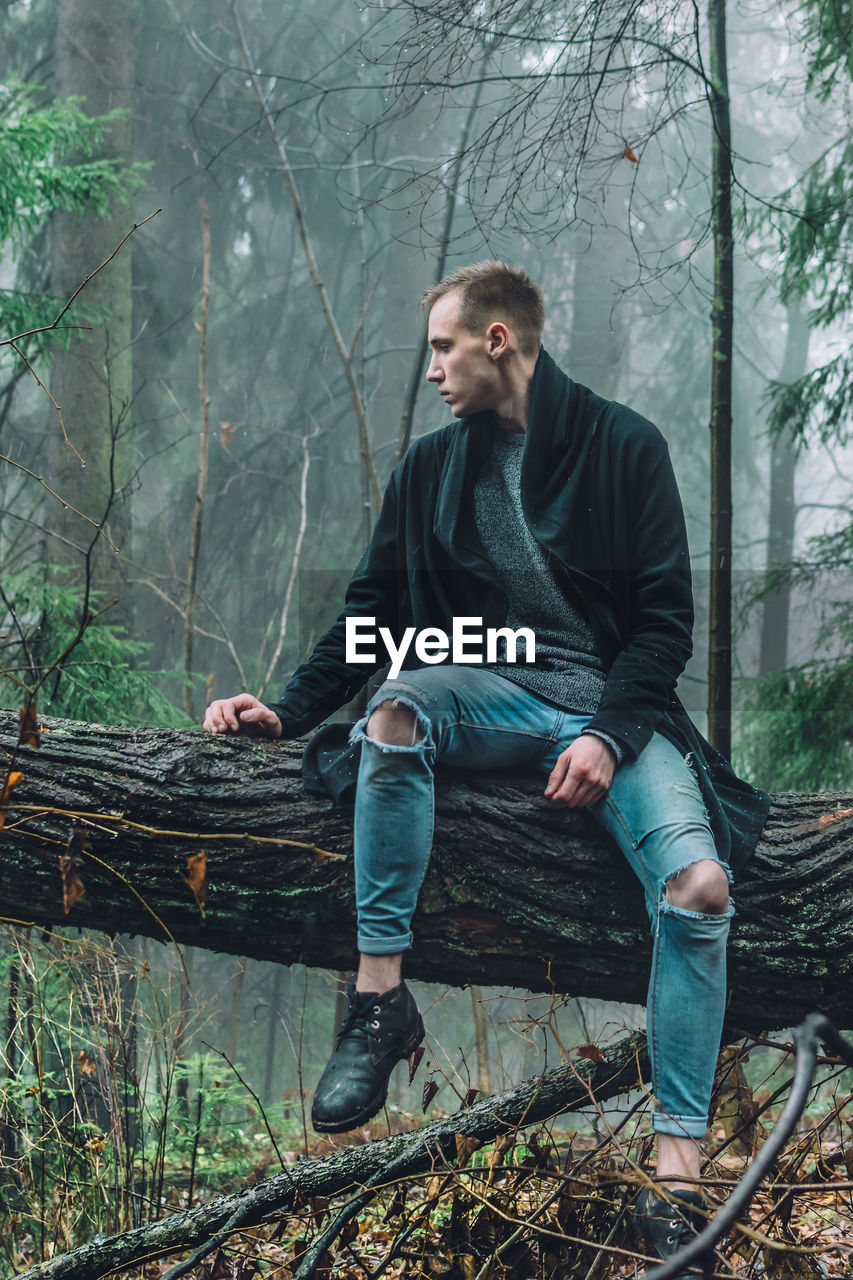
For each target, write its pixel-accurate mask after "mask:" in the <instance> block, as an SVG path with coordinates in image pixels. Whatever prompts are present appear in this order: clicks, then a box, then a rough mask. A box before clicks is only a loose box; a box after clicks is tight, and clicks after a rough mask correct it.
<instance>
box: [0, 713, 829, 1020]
mask: <svg viewBox="0 0 853 1280" xmlns="http://www.w3.org/2000/svg"><path fill="white" fill-rule="evenodd" d="M45 728H46V732H45V733H44V734H43V739H42V743H43V745H42V747H41V749H40V750H35V749H33V748H30V747H21V748H18V751H17V758H16V762H15V768H16V769H17V770H19V771H21V772H22V773H23V774H24V780H23V781H22V782H21V783H20V785H19V786H18V787H17V788H16V790H15V791H14V793H13V795H12V800H11V804H10V805H9V808H8V813H7V815H6V825H5V829H4V831H3V835H2V841H3V857H2V859H0V912H2V914H3V915H4V916H6V917H7V918H12V919H15V920H18V921H21V920H24V921H32V922H34V923H36V924H39V925H56V924H63V923H66V924H67V923H73V924H75V925H79V926H82V927H89V928H94V929H103V930H113V931H114V930H122V931H124V932H129V933H141V934H144V935H146V936H149V937H153V938H160V939H161V940H169V939H177V940H178V941H179V942H185V943H191V944H192V945H194V946H201V947H209V948H211V949H215V950H219V951H230V952H232V953H236V954H241V955H246V956H251V957H253V958H255V959H267V960H277V961H280V962H282V963H292V962H299V963H302V964H308V965H320V966H322V967H323V968H336V969H347V968H350V967H351V965H352V962H353V960H354V943H353V938H354V918H353V903H352V869H351V860H350V857H349V856H348V855H349V852H350V848H351V826H352V824H351V818H350V814H349V813H348V812H347V811H345V810H341V809H336V808H333V807H332V806H331V805H330V804H329V803H328V802H327V801H325V800H318V799H314V798H312V797H309V796H306V795H305V794H304V792H303V790H302V786H301V781H300V750H301V748H300V745H299V744H297V743H277V744H273V743H265V742H258V741H253V740H252V739H249V738H221V737H215V736H213V735H207V734H202V733H192V732H175V731H173V730H154V729H132V728H117V729H116V728H111V729H108V728H104V727H103V726H101V725H90V724H82V723H79V722H76V721H68V720H47V721H45ZM17 740H18V728H17V717H16V716H13V715H12V714H11V713H9V712H6V713H0V758H2V756H3V755H6V756H10V755H11V754H12V752H14V750H15V748H16V744H17ZM541 791H542V787H541V782H540V781H539V780H538V779H536V778H533V777H511V778H507V777H506V776H504V775H501V776H500V777H499V778H496V777H495V776H494V775H488V774H482V775H476V774H466V775H461V774H458V775H454V774H451V773H450V772H447V771H444V772H442V773H441V775H440V778H439V781H438V787H437V796H436V839H435V847H434V852H433V857H432V861H431V865H430V870H429V873H428V875H427V879H426V882H425V884H424V888H423V891H422V893H421V899H420V906H419V909H418V913H417V916H416V921H415V938H416V944H415V947H414V949H413V950H412V952H411V953H410V956H409V958H408V959H407V971H408V973H409V974H410V975H412V976H414V977H419V978H424V979H427V980H430V981H436V982H445V983H449V984H450V985H453V986H460V985H464V984H468V983H472V982H474V983H476V982H487V983H489V984H499V985H505V986H511V987H519V986H527V987H529V988H530V989H531V990H537V991H543V990H546V991H550V990H552V989H556V990H557V991H559V992H561V993H570V994H572V995H585V996H596V997H599V998H601V999H605V1000H613V999H619V1000H623V1001H627V1000H633V1001H638V1002H641V1001H643V1000H644V998H645V985H646V974H647V962H648V959H649V957H650V955H651V939H650V937H649V932H648V923H647V920H646V918H645V912H644V907H643V902H642V894H641V892H640V889H639V886H638V885H637V884H635V883H634V881H633V878H632V877H631V876H630V875H629V874H628V873H627V872H626V869H625V866H624V863H623V861H622V859H621V855H620V854H619V853H618V852H617V851H616V849H615V848H614V847H613V846H612V845H611V844H610V843H609V841H608V839H607V837H606V836H605V835H604V834H603V833H602V832H601V831H600V830H599V828H598V826H597V824H596V823H595V821H594V820H593V819H592V818H591V817H589V816H588V815H586V814H584V813H582V812H581V813H576V812H570V811H566V810H555V809H553V808H551V806H550V805H549V803H548V802H547V801H546V800H544V799H543V797H542V794H541ZM75 833H76V834H75ZM69 841H72V848H71V849H70V850H69V847H68V846H69ZM69 853H70V855H71V859H70V861H71V863H72V864H73V863H74V861H75V860H76V864H77V871H78V873H79V878H80V879H81V880H82V882H83V884H84V886H85V889H86V894H85V896H84V897H83V898H81V899H80V901H78V902H77V903H76V904H75V905H74V906H73V907H72V908H71V914H70V915H68V916H66V915H65V914H64V913H63V908H62V889H61V880H60V869H59V859H60V857H61V856H63V855H68V854H69ZM199 853H204V854H205V856H206V862H207V881H206V886H205V888H206V906H205V908H204V911H202V908H201V906H200V905H199V903H198V902H197V901H196V898H195V896H194V895H193V892H192V891H191V889H190V887H189V885H188V884H187V882H186V877H187V875H188V863H187V859H188V858H189V857H191V856H193V855H196V854H199ZM851 856H853V795H811V796H808V795H807V796H796V795H780V796H777V797H776V800H775V803H774V806H773V809H772V810H771V813H770V816H769V818H768V821H767V825H766V828H765V831H764V835H763V837H762V841H761V843H760V845H759V848H758V851H757V853H756V855H755V857H754V858H753V860H752V862H751V863H750V864H749V866H748V868H747V871H746V873H745V874H744V876H743V877H742V879H741V882H740V883H739V885H738V889H737V895H736V901H737V910H738V914H737V916H736V920H735V929H734V933H733V938H732V944H731V949H730V955H731V975H732V998H731V1005H730V1014H729V1016H730V1021H731V1023H732V1025H733V1026H735V1027H743V1028H747V1029H753V1030H754V1029H758V1028H767V1027H771V1026H774V1027H780V1026H789V1025H791V1024H792V1023H793V1022H794V1021H796V1020H797V1019H799V1018H800V1017H801V1016H803V1015H804V1014H805V1013H806V1012H808V1011H809V1010H812V1009H814V1008H816V1007H817V1008H821V1009H823V1010H824V1011H825V1012H826V1013H827V1014H828V1015H829V1016H830V1017H832V1018H834V1019H835V1020H836V1021H837V1022H838V1023H839V1024H840V1025H841V1026H843V1027H846V1026H851V1025H853V984H851V982H850V976H851V970H853V959H851V957H853V900H851V897H850V865H851ZM68 874H70V875H73V874H74V866H73V865H72V866H71V868H70V870H69V871H68Z"/></svg>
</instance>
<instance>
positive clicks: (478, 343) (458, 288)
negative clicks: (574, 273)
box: [421, 261, 545, 418]
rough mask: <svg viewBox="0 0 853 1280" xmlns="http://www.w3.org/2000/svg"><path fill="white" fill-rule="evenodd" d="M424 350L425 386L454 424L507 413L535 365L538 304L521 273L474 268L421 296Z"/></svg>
mask: <svg viewBox="0 0 853 1280" xmlns="http://www.w3.org/2000/svg"><path fill="white" fill-rule="evenodd" d="M421 306H422V307H423V308H425V309H426V310H428V311H429V344H430V347H431V349H432V356H431V358H430V364H429V368H428V370H427V375H426V376H427V380H428V381H429V382H434V383H435V384H436V386H437V387H438V390H439V392H440V394H441V396H442V398H443V399H444V401H445V403H446V404H447V405H448V406H449V407H450V409H451V410H452V411H453V413H454V415H455V416H456V417H457V418H461V417H464V416H465V415H466V414H470V413H477V412H481V411H483V410H485V409H490V410H494V411H496V412H498V413H505V414H506V413H507V406H508V404H511V402H514V401H515V400H516V399H517V397H518V394H519V393H520V391H521V390H525V391H526V387H527V384H528V383H529V380H530V377H531V375H532V372H533V367H534V365H535V363H536V357H537V356H538V353H539V345H540V342H541V337H542V328H543V325H544V321H545V305H544V302H543V300H542V293H541V290H540V289H539V287H538V286H537V285H536V284H534V282H533V281H532V280H531V279H530V277H529V276H528V275H527V273H526V272H525V271H524V270H522V268H521V267H514V266H510V265H509V264H507V263H505V262H494V261H488V262H477V263H475V264H474V265H473V266H470V267H460V268H459V269H458V270H457V271H454V272H452V273H451V274H450V275H449V276H445V278H444V279H443V280H440V281H439V283H438V284H435V285H433V286H432V288H431V289H428V290H427V291H426V293H425V294H424V296H423V298H422V299H421Z"/></svg>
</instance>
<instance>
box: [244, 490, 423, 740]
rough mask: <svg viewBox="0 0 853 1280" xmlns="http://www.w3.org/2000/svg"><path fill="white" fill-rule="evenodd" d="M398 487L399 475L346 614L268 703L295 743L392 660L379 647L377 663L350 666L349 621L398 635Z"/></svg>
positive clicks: (355, 579) (361, 564)
mask: <svg viewBox="0 0 853 1280" xmlns="http://www.w3.org/2000/svg"><path fill="white" fill-rule="evenodd" d="M397 484H398V481H397V472H396V471H395V472H394V474H393V475H392V476H391V479H390V480H389V482H388V487H387V488H386V490H385V496H384V499H383V502H382V510H381V512H380V513H379V518H378V520H377V522H376V525H375V527H374V530H373V534H372V536H371V538H370V542H369V543H368V545H367V548H366V550H365V552H364V554H363V555H362V557H361V560H360V561H359V563H358V565H357V566H356V569H355V572H354V573H353V576H352V578H351V580H350V584H349V586H348V588H347V593H346V598H345V603H344V608H343V611H342V612H341V613H340V614H339V615H338V617H337V619H336V621H335V622H334V623H333V624H332V626H331V627H330V628H329V630H328V631H327V632H326V633H325V635H324V636H322V637H321V639H320V640H318V641H317V644H316V645H315V646H314V651H313V653H312V654H311V657H310V658H309V659H308V661H307V662H304V663H302V665H301V666H299V667H297V669H296V670H295V671H294V673H293V675H292V676H291V678H290V680H289V681H288V683H287V685H286V687H285V689H284V691H283V693H282V694H281V696H280V698H279V699H278V701H277V702H270V703H267V704H266V705H267V706H269V708H270V710H271V711H274V712H275V713H276V715H277V716H278V718H279V720H280V721H281V729H282V737H284V738H296V737H299V736H300V735H301V734H303V733H308V732H309V731H310V730H311V729H313V728H315V727H316V726H317V725H318V724H319V723H320V721H321V720H324V719H325V718H326V717H327V716H329V715H331V714H332V713H333V712H334V711H337V710H338V708H339V707H342V706H344V704H345V703H347V702H349V701H350V699H351V698H354V697H355V695H356V694H357V693H358V691H359V689H360V688H361V687H362V685H363V684H364V683H365V682H366V681H367V680H368V679H369V678H370V676H371V675H372V674H373V673H374V671H377V670H378V669H379V668H380V667H381V666H383V665H384V663H385V662H386V661H387V658H386V657H385V656H381V655H380V646H379V645H377V646H376V654H377V658H376V661H375V662H373V663H370V662H358V663H349V662H347V660H346V621H347V618H352V617H362V618H374V619H375V625H376V627H377V628H379V627H382V626H385V627H388V628H389V629H390V630H391V631H392V632H394V633H395V634H396V631H397V619H398V589H399V586H400V576H399V572H398V565H397V546H398V537H397V512H398V488H397Z"/></svg>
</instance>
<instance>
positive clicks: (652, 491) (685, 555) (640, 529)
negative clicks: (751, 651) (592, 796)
mask: <svg viewBox="0 0 853 1280" xmlns="http://www.w3.org/2000/svg"><path fill="white" fill-rule="evenodd" d="M629 495H630V496H629V498H628V500H627V503H626V512H625V515H626V520H627V546H628V548H629V563H628V569H627V574H628V584H627V585H628V599H629V616H628V623H627V627H626V629H625V641H624V644H623V646H622V648H621V649H620V650H619V652H618V653H617V654H616V657H615V659H614V661H613V664H612V666H611V668H610V671H609V672H608V675H607V679H606V682H605V686H604V692H603V694H602V698H601V702H600V703H599V706H598V709H597V711H596V713H595V715H594V716H593V718H592V720H591V721H590V723H589V725H588V726H587V729H588V731H590V732H593V733H595V732H600V733H601V734H602V736H604V737H605V738H607V737H609V738H612V739H614V740H615V741H616V742H617V743H618V744H619V746H620V747H621V749H622V758H623V759H624V760H635V759H636V758H637V756H638V755H639V753H640V752H641V751H642V749H643V747H645V746H646V744H647V743H648V741H649V740H650V738H651V736H652V734H653V733H654V731H655V729H656V728H657V726H658V724H659V722H660V720H661V719H662V717H663V715H664V713H665V712H666V709H667V707H668V706H669V704H670V701H671V698H672V696H673V694H674V691H675V684H676V681H677V679H678V677H679V676H680V674H681V672H682V671H683V670H684V667H685V664H686V663H687V660H688V658H689V657H690V655H691V653H692V650H693V643H692V631H693V592H692V588H691V581H690V556H689V551H688V546H687V530H686V527H685V523H684V511H683V508H682V505H681V498H680V495H679V493H678V487H677V484H676V480H675V474H674V472H673V469H672V463H671V461H670V457H669V450H668V449H667V447H666V443H665V442H664V441H663V438H662V437H660V447H658V448H656V449H655V450H654V451H651V450H646V451H644V453H643V455H642V457H641V459H640V461H639V465H638V466H637V467H636V470H635V471H634V474H633V477H632V482H631V486H630V491H629Z"/></svg>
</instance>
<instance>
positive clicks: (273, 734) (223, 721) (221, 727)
mask: <svg viewBox="0 0 853 1280" xmlns="http://www.w3.org/2000/svg"><path fill="white" fill-rule="evenodd" d="M201 727H202V729H206V730H207V732H208V733H247V734H249V735H250V736H251V737H253V738H280V737H281V721H280V720H279V718H278V716H277V715H276V713H275V712H274V711H270V709H269V707H265V706H264V704H263V703H262V702H259V701H258V699H257V698H255V697H253V696H252V694H251V693H238V694H237V695H236V697H234V698H217V700H216V701H215V702H211V704H210V706H209V707H208V708H207V710H206V711H205V713H204V721H203V723H202V726H201Z"/></svg>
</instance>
